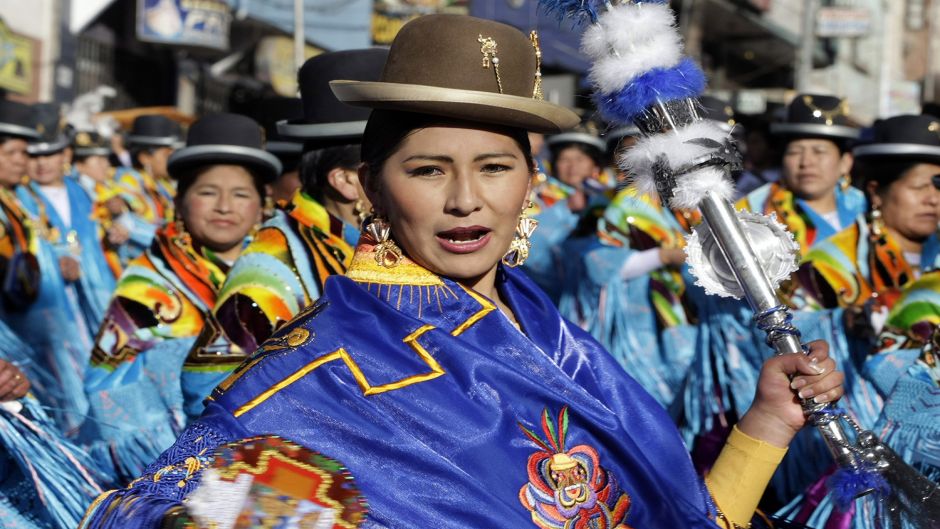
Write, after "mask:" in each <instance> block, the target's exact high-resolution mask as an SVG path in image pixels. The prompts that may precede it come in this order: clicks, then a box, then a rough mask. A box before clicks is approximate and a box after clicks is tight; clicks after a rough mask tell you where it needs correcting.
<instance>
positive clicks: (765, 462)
mask: <svg viewBox="0 0 940 529" xmlns="http://www.w3.org/2000/svg"><path fill="white" fill-rule="evenodd" d="M786 453H787V449H786V448H778V447H776V446H773V445H770V444H768V443H765V442H763V441H759V440H757V439H754V438H753V437H750V436H748V435H747V434H745V433H744V432H742V431H741V430H738V427H737V426H735V427H734V428H733V429H732V430H731V435H730V436H728V441H727V442H726V443H725V447H724V448H723V449H722V450H721V454H720V455H719V456H718V460H717V461H715V465H714V466H713V467H712V470H711V472H709V473H708V476H706V477H705V485H706V486H707V487H708V490H709V492H711V495H712V497H713V498H714V499H715V504H716V505H717V506H718V508H719V509H720V510H721V511H722V512H723V513H724V515H725V516H726V517H727V518H728V519H729V520H730V521H732V522H733V523H735V524H737V525H740V526H744V527H746V526H747V525H748V524H749V523H750V522H751V518H752V517H753V516H754V512H755V511H756V510H757V503H758V502H759V501H760V499H761V496H762V495H763V494H764V489H766V488H767V484H768V483H769V482H770V478H771V476H773V474H774V471H775V470H777V465H779V464H780V461H781V460H782V459H783V456H784V455H785V454H786Z"/></svg>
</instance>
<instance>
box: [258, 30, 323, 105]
mask: <svg viewBox="0 0 940 529" xmlns="http://www.w3.org/2000/svg"><path fill="white" fill-rule="evenodd" d="M321 53H323V50H321V49H319V48H315V47H313V46H309V45H308V46H304V60H307V59H309V58H310V57H313V56H315V55H320V54H321ZM297 70H298V68H296V67H294V41H293V40H291V39H289V38H287V37H281V36H276V37H265V38H263V39H261V42H259V43H258V48H257V50H256V51H255V72H256V76H257V77H258V79H259V80H261V81H267V82H269V83H271V87H273V88H274V91H275V92H277V93H278V95H282V96H285V97H294V96H296V95H297Z"/></svg>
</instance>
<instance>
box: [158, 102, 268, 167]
mask: <svg viewBox="0 0 940 529" xmlns="http://www.w3.org/2000/svg"><path fill="white" fill-rule="evenodd" d="M214 164H234V165H242V166H245V167H248V168H251V169H254V170H255V171H257V173H258V175H259V176H261V177H262V178H263V179H264V180H267V181H273V180H274V179H276V178H277V177H278V176H280V174H281V162H280V161H279V160H278V159H277V157H276V156H274V155H273V154H271V153H269V152H268V151H266V150H264V138H263V132H262V129H261V125H259V124H258V122H257V121H255V120H253V119H251V118H249V117H248V116H242V115H239V114H225V113H223V114H209V115H207V116H205V117H203V118H201V119H199V120H198V121H196V122H195V123H193V124H192V126H191V127H189V133H188V134H187V135H186V146H185V147H183V148H182V149H179V150H177V151H174V152H173V154H171V155H170V159H169V160H168V161H167V170H168V171H169V173H170V174H171V175H172V176H174V177H179V173H180V172H181V171H185V170H187V169H191V168H194V167H200V166H206V165H214Z"/></svg>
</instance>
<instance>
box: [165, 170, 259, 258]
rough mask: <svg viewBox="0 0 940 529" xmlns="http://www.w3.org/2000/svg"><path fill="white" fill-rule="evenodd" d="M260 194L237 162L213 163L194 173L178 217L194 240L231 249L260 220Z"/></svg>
mask: <svg viewBox="0 0 940 529" xmlns="http://www.w3.org/2000/svg"><path fill="white" fill-rule="evenodd" d="M261 202H262V200H261V196H260V195H259V194H258V190H257V189H255V185H254V181H253V179H252V177H251V173H249V172H248V170H246V169H245V168H244V167H242V166H240V165H214V166H212V167H210V168H209V169H207V170H205V171H203V172H202V174H200V175H199V176H198V177H196V181H195V182H194V183H193V185H192V186H190V187H189V189H187V190H186V194H185V195H184V196H183V197H182V199H181V202H180V218H182V220H183V223H184V224H185V225H186V231H188V232H189V234H190V235H191V236H192V238H193V241H195V242H198V243H199V244H202V245H203V246H206V247H208V248H210V249H211V250H213V251H216V252H224V251H228V250H231V249H232V248H234V247H235V246H237V245H240V244H242V241H243V240H244V239H245V237H246V236H247V235H248V233H249V232H250V231H251V228H252V227H253V226H254V225H255V224H257V223H259V222H261V207H262V204H261Z"/></svg>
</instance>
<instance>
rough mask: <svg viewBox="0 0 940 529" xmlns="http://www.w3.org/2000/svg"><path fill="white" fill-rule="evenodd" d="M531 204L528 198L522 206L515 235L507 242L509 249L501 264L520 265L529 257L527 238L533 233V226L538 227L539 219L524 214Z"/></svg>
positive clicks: (512, 266) (530, 245)
mask: <svg viewBox="0 0 940 529" xmlns="http://www.w3.org/2000/svg"><path fill="white" fill-rule="evenodd" d="M532 206H533V204H532V201H531V200H529V201H528V202H527V203H526V205H525V207H524V208H522V213H520V214H519V223H518V224H516V236H515V238H513V240H512V242H511V243H510V244H509V251H508V252H506V255H504V256H503V259H502V261H503V264H504V265H506V266H508V267H510V268H515V267H517V266H522V265H523V264H525V262H526V259H528V258H529V250H530V249H531V248H532V241H530V240H529V238H530V237H532V234H533V233H535V228H538V227H539V221H537V220H535V219H533V218H532V217H530V216H528V215H526V210H528V209H529V208H531V207H532Z"/></svg>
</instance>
